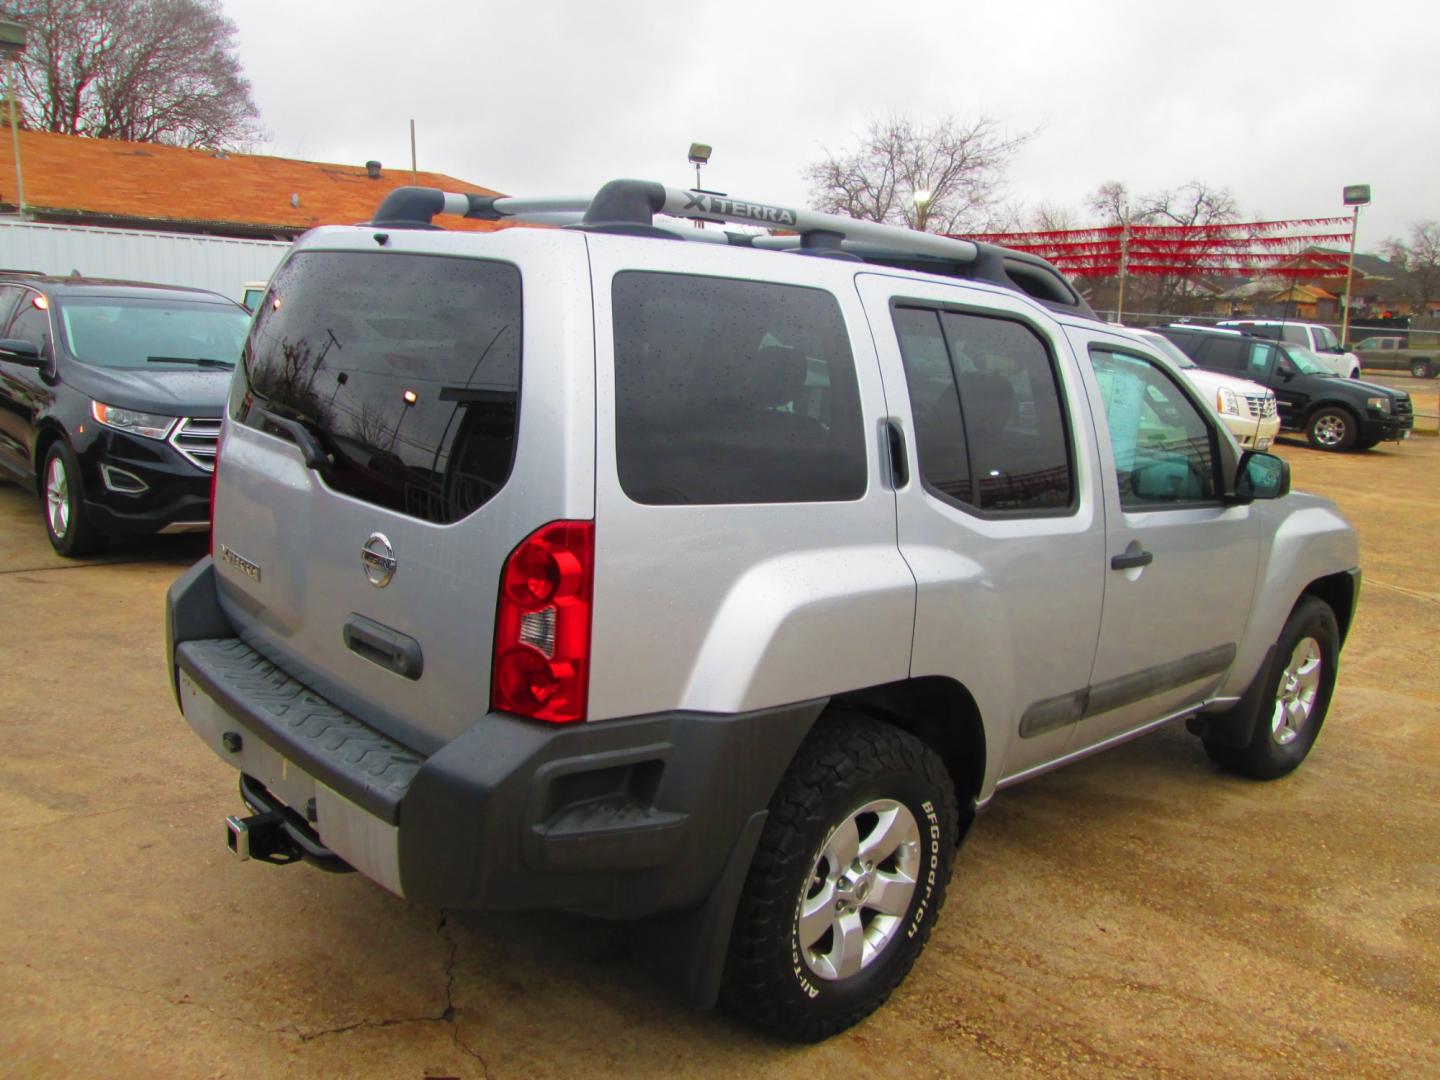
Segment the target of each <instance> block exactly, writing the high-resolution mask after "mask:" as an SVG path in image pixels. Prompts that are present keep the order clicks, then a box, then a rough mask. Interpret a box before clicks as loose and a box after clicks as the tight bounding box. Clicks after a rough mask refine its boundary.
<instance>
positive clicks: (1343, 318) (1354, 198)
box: [1340, 184, 1370, 348]
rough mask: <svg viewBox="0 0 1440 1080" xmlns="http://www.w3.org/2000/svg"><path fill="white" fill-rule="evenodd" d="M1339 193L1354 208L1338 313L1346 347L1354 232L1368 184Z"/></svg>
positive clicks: (1341, 336) (1348, 328) (1353, 268)
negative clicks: (1341, 307)
mask: <svg viewBox="0 0 1440 1080" xmlns="http://www.w3.org/2000/svg"><path fill="white" fill-rule="evenodd" d="M1341 195H1342V196H1343V197H1344V199H1345V205H1346V206H1353V207H1354V208H1355V219H1354V221H1353V222H1352V223H1351V225H1350V261H1349V262H1348V263H1346V264H1345V310H1344V311H1343V312H1342V313H1341V315H1340V345H1341V347H1343V348H1348V347H1349V345H1348V339H1349V337H1350V281H1351V279H1352V278H1353V277H1354V276H1355V234H1356V233H1358V232H1359V231H1360V207H1362V206H1365V205H1367V204H1368V203H1369V202H1370V185H1369V184H1351V185H1349V186H1348V187H1346V188H1345V189H1344V190H1343V191H1342V192H1341Z"/></svg>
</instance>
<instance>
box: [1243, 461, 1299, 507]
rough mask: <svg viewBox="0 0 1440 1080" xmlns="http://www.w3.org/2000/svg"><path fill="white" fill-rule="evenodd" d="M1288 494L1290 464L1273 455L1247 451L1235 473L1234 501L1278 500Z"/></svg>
mask: <svg viewBox="0 0 1440 1080" xmlns="http://www.w3.org/2000/svg"><path fill="white" fill-rule="evenodd" d="M1288 494H1290V463H1289V462H1288V461H1286V460H1285V459H1284V458H1280V457H1276V456H1275V455H1274V454H1266V453H1263V452H1262V451H1259V450H1247V451H1245V453H1244V455H1243V456H1242V457H1241V458H1240V468H1239V469H1238V470H1236V473H1235V499H1236V501H1237V502H1250V501H1251V500H1253V499H1279V498H1283V497H1284V496H1286V495H1288Z"/></svg>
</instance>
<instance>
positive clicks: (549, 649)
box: [490, 521, 595, 724]
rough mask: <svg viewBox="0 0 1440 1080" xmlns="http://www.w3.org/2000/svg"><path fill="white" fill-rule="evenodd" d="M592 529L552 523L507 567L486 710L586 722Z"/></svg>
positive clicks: (507, 562)
mask: <svg viewBox="0 0 1440 1080" xmlns="http://www.w3.org/2000/svg"><path fill="white" fill-rule="evenodd" d="M594 571H595V523H594V522H593V521H552V522H551V523H550V524H549V525H544V526H542V527H541V528H539V529H537V530H536V531H535V532H533V533H531V534H530V535H529V536H528V537H526V538H525V539H524V540H522V541H521V542H520V546H519V547H517V548H516V549H515V550H514V551H512V552H511V553H510V557H509V558H508V559H506V560H505V569H504V570H503V571H501V574H500V603H499V611H498V613H497V614H496V618H495V657H494V663H493V665H492V669H493V670H492V675H491V689H490V707H491V708H492V709H498V710H502V711H504V712H512V713H519V714H520V715H521V716H528V717H530V718H532V719H534V720H549V721H551V722H552V723H557V724H565V723H570V722H572V721H575V720H584V719H585V704H586V696H587V693H588V690H589V686H590V594H591V589H592V587H593V585H594Z"/></svg>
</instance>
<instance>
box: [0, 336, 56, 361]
mask: <svg viewBox="0 0 1440 1080" xmlns="http://www.w3.org/2000/svg"><path fill="white" fill-rule="evenodd" d="M0 360H8V361H9V362H10V363H12V364H22V365H24V366H25V367H33V368H38V367H44V366H45V358H44V357H43V356H41V354H40V346H38V345H36V344H35V343H34V342H33V341H26V340H25V339H24V338H0Z"/></svg>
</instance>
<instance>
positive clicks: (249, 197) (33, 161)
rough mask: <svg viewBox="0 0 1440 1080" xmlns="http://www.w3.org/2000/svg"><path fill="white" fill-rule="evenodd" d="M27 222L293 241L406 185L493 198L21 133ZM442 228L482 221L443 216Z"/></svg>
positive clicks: (0, 135) (324, 170) (332, 169)
mask: <svg viewBox="0 0 1440 1080" xmlns="http://www.w3.org/2000/svg"><path fill="white" fill-rule="evenodd" d="M18 134H19V140H20V165H21V170H22V176H23V178H24V182H25V216H26V217H27V218H29V219H30V220H33V221H40V222H50V223H55V224H63V225H89V226H96V225H99V226H106V227H111V228H125V229H150V230H163V231H168V232H181V233H196V234H203V235H207V236H229V237H243V238H250V239H269V240H291V239H294V238H295V237H296V236H298V235H299V234H300V233H303V232H304V231H305V230H307V229H311V228H314V227H315V226H317V225H339V224H345V225H348V224H353V223H355V222H358V221H366V220H369V218H370V216H371V215H372V214H373V213H374V212H375V208H376V207H377V206H379V204H380V201H381V200H382V199H383V198H384V197H385V195H386V193H387V192H389V191H391V190H393V189H395V188H397V187H404V186H406V185H410V184H418V185H420V186H421V187H438V188H443V189H445V190H447V191H465V192H474V193H477V194H481V195H494V194H498V192H494V191H492V190H490V189H489V188H486V187H482V186H480V185H478V184H473V183H470V182H468V181H465V180H458V179H456V178H455V177H453V176H446V175H444V174H443V173H433V172H420V173H416V174H414V175H412V174H411V172H410V170H409V169H394V168H385V167H383V166H380V165H378V163H376V164H374V165H372V167H370V168H368V169H367V167H366V165H364V164H359V165H337V164H329V163H325V162H317V161H297V160H294V159H292V158H281V157H269V156H266V155H263V154H236V153H227V152H225V151H222V150H186V149H183V148H181V147H176V146H162V145H159V144H157V143H129V142H119V141H116V140H111V139H87V138H81V137H79V136H75V135H60V134H56V133H53V132H48V131H29V130H24V129H22V130H21V131H20V132H19V133H18ZM10 138H11V133H10V130H9V128H8V127H6V128H5V129H3V131H0V214H10V215H14V214H17V213H18V212H19V210H20V207H19V191H18V185H17V183H16V179H15V155H14V152H13V148H12V146H11V143H10ZM436 224H439V225H443V226H445V227H447V228H459V229H478V230H486V229H491V228H494V227H495V226H494V225H492V224H490V223H488V222H481V221H465V220H464V219H461V218H455V217H446V218H443V219H439V220H437V222H436Z"/></svg>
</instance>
